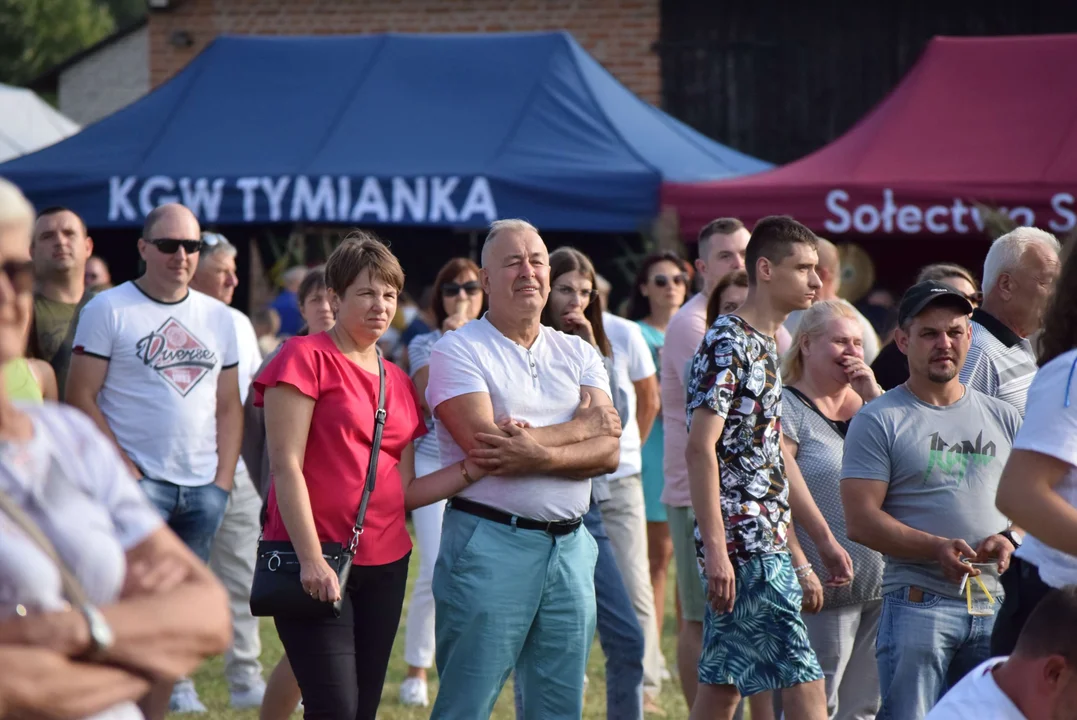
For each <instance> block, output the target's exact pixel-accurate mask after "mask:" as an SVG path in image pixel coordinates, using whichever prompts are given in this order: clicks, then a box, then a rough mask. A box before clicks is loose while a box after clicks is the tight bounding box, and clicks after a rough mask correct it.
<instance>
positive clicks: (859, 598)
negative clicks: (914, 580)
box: [782, 300, 883, 720]
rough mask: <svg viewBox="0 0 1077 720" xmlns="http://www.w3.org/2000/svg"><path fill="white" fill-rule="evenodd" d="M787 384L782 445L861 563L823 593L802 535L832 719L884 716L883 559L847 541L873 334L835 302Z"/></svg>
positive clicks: (805, 328) (869, 393)
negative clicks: (851, 461) (848, 471)
mask: <svg viewBox="0 0 1077 720" xmlns="http://www.w3.org/2000/svg"><path fill="white" fill-rule="evenodd" d="M782 381H783V383H784V389H783V392H782V442H783V443H784V444H785V446H786V449H787V450H788V451H789V454H790V455H791V456H793V457H795V458H796V464H797V466H798V467H799V468H800V472H801V474H803V476H804V480H805V482H806V483H807V485H808V489H809V490H810V491H811V494H812V498H813V499H814V500H815V503H816V505H818V506H819V510H820V511H821V512H822V513H823V517H824V518H825V519H826V521H827V523H828V524H829V525H830V529H831V530H832V531H833V533H834V537H836V538H838V541H839V542H840V543H841V544H842V546H843V547H844V548H845V549H846V550H847V551H848V553H849V555H850V556H851V557H852V560H853V573H854V574H853V581H852V583H851V584H848V585H845V586H842V587H826V588H822V586H821V585H820V583H819V581H818V579H817V576H816V574H815V568H821V567H823V564H822V560H821V559H820V557H819V553H818V551H817V550H816V548H815V544H814V543H813V542H812V540H811V538H810V537H809V536H808V534H807V533H805V532H803V531H802V530H801V529H800V528H799V527H797V528H796V530H797V533H796V534H797V538H798V540H799V541H800V542H799V544H800V546H801V548H802V549H803V552H804V555H805V556H806V558H807V562H804V561H801V564H798V567H796V568H795V570H796V574H797V578H798V579H799V580H800V583H801V586H802V587H803V588H804V603H805V615H804V623H805V624H806V625H807V628H808V636H809V639H810V640H811V644H812V647H813V648H814V650H815V653H816V655H817V656H818V657H819V664H820V665H821V666H822V668H823V675H824V676H825V677H826V694H827V712H828V716H829V717H830V718H848V719H849V720H852V719H853V718H863V717H874V715H875V713H876V711H877V710H878V707H879V678H878V671H877V668H876V663H875V635H876V632H877V630H878V626H879V616H880V613H881V611H882V573H883V559H882V556H881V555H879V554H878V553H876V552H874V551H871V550H868V549H867V548H865V547H863V546H861V545H857V544H856V543H854V542H852V541H850V540H848V539H846V533H845V514H844V512H843V509H842V504H841V494H840V489H839V484H840V481H841V462H842V454H843V452H844V447H845V432H846V430H847V428H848V426H849V421H850V420H851V419H852V417H853V415H855V414H856V413H857V412H858V411H859V410H860V408H861V407H863V406H864V405H865V404H866V403H869V402H871V401H872V400H874V399H875V398H877V397H879V395H881V394H882V388H880V387H879V385H878V384H877V383H876V382H875V376H874V375H873V374H872V372H871V368H869V367H868V366H867V365H866V364H865V363H864V348H863V326H862V325H861V323H860V320H859V318H858V317H857V314H856V311H855V310H854V309H853V307H852V306H851V305H849V304H848V303H847V302H845V301H844V300H826V301H823V302H818V303H815V304H814V305H812V306H811V307H810V308H809V309H807V310H806V311H804V315H803V316H802V318H801V320H800V324H799V325H798V326H797V330H796V333H795V334H794V335H793V343H792V346H791V347H790V348H789V351H788V352H787V353H786V354H785V357H784V358H783V361H782Z"/></svg>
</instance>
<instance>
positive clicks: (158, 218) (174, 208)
mask: <svg viewBox="0 0 1077 720" xmlns="http://www.w3.org/2000/svg"><path fill="white" fill-rule="evenodd" d="M166 230H167V232H166ZM179 231H182V234H178V235H177V234H175V233H176V232H179ZM201 235H202V230H201V228H200V227H199V225H198V218H196V217H195V216H194V213H193V212H191V211H190V210H188V209H187V208H186V207H184V206H183V205H180V204H179V203H168V204H167V205H159V206H157V207H155V208H154V209H153V210H150V213H149V215H147V216H146V222H144V223H143V224H142V239H143V240H147V241H149V240H156V239H161V238H169V239H172V240H198V239H200V238H201Z"/></svg>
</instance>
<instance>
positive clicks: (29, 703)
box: [0, 647, 150, 720]
mask: <svg viewBox="0 0 1077 720" xmlns="http://www.w3.org/2000/svg"><path fill="white" fill-rule="evenodd" d="M0 667H3V668H4V671H3V672H2V673H0V705H2V708H0V716H2V717H4V718H9V717H10V718H14V719H21V718H32V717H48V718H71V720H76V718H84V717H89V716H90V715H95V714H97V713H99V712H102V711H103V710H107V709H108V708H110V707H112V706H113V705H116V704H117V703H121V702H124V701H125V700H126V701H135V700H138V699H139V698H140V697H142V696H143V695H144V694H145V693H146V692H147V691H148V690H149V688H150V684H149V682H148V681H147V680H146V679H144V678H142V677H139V676H137V675H132V674H130V673H128V672H126V671H124V670H120V669H118V668H114V667H110V666H107V665H94V664H90V663H81V662H76V661H73V660H70V659H68V658H66V657H63V656H62V655H60V654H59V653H56V652H53V651H51V650H45V649H42V648H31V647H5V648H2V649H0Z"/></svg>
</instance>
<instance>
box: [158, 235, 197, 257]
mask: <svg viewBox="0 0 1077 720" xmlns="http://www.w3.org/2000/svg"><path fill="white" fill-rule="evenodd" d="M146 242H148V243H149V244H150V245H153V246H154V247H156V248H157V249H158V250H160V251H161V252H163V253H164V254H165V255H175V254H176V253H177V252H179V249H180V248H181V247H182V248H183V251H184V252H185V253H187V254H188V255H194V254H195V253H196V252H201V250H202V247H203V245H205V243H203V242H202V241H201V240H175V239H172V238H157V239H155V240H147V241H146Z"/></svg>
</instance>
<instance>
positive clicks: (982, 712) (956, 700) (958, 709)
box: [924, 657, 1025, 720]
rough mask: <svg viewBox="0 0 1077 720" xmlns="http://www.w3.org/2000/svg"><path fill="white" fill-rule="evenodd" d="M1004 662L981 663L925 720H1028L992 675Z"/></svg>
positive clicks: (995, 660) (992, 659) (1001, 658)
mask: <svg viewBox="0 0 1077 720" xmlns="http://www.w3.org/2000/svg"><path fill="white" fill-rule="evenodd" d="M1005 661H1006V658H1004V657H997V658H991V659H990V660H988V661H987V662H985V663H981V664H980V665H979V666H978V667H977V668H976V669H975V670H973V671H972V672H970V673H969V674H968V675H966V676H965V677H963V678H961V680H960V681H959V682H958V683H957V685H954V686H953V687H952V688H950V692H948V693H946V694H945V695H944V696H943V697H942V699H941V700H939V702H938V703H937V704H936V705H935V707H934V708H932V709H931V712H929V713H928V714H927V717H926V718H924V720H985V718H991V720H1025V716H1024V714H1023V713H1022V712H1021V711H1020V710H1018V709H1017V706H1016V705H1014V704H1013V700H1010V698H1009V697H1008V696H1007V695H1006V694H1005V693H1004V692H1002V690H1001V689H999V686H998V683H996V682H995V676H994V675H992V674H991V671H992V670H994V669H995V668H996V667H997V666H999V665H1001V664H1002V663H1004V662H1005Z"/></svg>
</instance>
